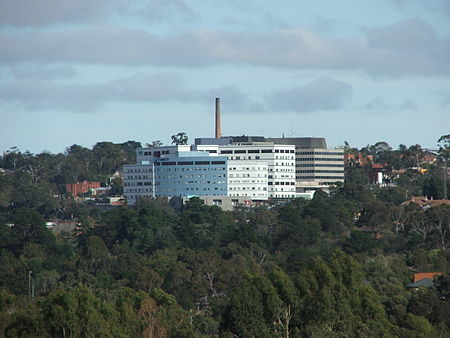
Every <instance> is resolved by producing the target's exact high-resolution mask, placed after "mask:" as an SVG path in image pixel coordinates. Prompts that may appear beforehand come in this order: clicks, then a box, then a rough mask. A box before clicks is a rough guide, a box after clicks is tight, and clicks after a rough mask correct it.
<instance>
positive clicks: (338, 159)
mask: <svg viewBox="0 0 450 338" xmlns="http://www.w3.org/2000/svg"><path fill="white" fill-rule="evenodd" d="M297 161H335V162H342V158H331V157H330V158H329V157H305V158H297Z"/></svg>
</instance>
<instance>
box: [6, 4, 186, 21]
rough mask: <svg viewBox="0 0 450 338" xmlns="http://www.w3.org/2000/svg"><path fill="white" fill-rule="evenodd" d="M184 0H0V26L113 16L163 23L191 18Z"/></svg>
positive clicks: (108, 19)
mask: <svg viewBox="0 0 450 338" xmlns="http://www.w3.org/2000/svg"><path fill="white" fill-rule="evenodd" d="M194 16H195V14H194V12H193V10H192V9H191V8H190V7H189V6H188V5H187V4H186V2H185V1H184V0H150V1H146V0H134V1H132V2H130V1H127V0H58V1H55V0H39V1H36V0H13V1H11V0H0V25H9V26H17V27H40V26H49V25H52V24H61V23H62V24H67V23H68V24H86V23H87V24H98V23H101V22H108V21H114V20H111V19H114V18H115V17H122V18H124V17H125V18H126V17H131V18H141V19H144V20H145V21H146V22H152V23H154V22H158V23H159V22H163V21H164V22H165V21H169V22H170V21H173V20H175V19H177V20H179V19H187V18H192V17H194Z"/></svg>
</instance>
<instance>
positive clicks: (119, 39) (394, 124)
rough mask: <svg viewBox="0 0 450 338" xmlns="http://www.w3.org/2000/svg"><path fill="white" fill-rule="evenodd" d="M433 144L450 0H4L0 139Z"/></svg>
mask: <svg viewBox="0 0 450 338" xmlns="http://www.w3.org/2000/svg"><path fill="white" fill-rule="evenodd" d="M216 97H220V98H221V110H222V123H221V124H222V134H223V135H233V136H236V135H261V136H268V137H281V136H283V135H284V136H285V137H311V136H312V137H325V138H326V140H327V144H328V146H329V147H330V148H333V147H339V146H342V145H343V144H344V142H348V143H349V144H350V146H352V147H358V148H360V147H363V146H365V145H367V144H374V143H376V142H379V141H385V142H387V143H389V144H390V145H391V146H392V147H393V148H397V147H398V145H400V144H405V145H407V146H409V145H413V144H420V145H422V147H427V148H436V146H437V140H438V139H439V137H440V136H442V135H444V134H450V1H449V0H378V1H373V0H340V1H336V0H316V1H311V0H308V1H306V0H280V1H273V0H271V1H266V0H258V1H256V0H214V1H211V0H209V1H208V0H145V1H144V0H96V1H92V0H77V1H73V0H38V1H36V0H14V1H11V0H0V153H1V152H3V151H6V150H8V149H10V147H14V146H16V147H18V148H19V149H20V150H21V151H25V150H29V151H31V152H32V153H40V152H42V151H49V152H52V153H59V152H64V151H65V149H66V148H67V147H69V146H70V145H73V144H79V145H82V146H85V147H89V148H90V147H92V146H93V145H94V144H96V143H97V142H101V141H110V142H114V143H122V142H126V141H127V140H134V141H139V142H142V144H145V143H151V142H152V141H155V140H160V141H162V142H163V143H164V144H170V143H171V135H174V134H177V133H178V132H185V133H186V134H187V135H188V137H189V140H190V141H192V142H193V140H194V138H196V137H214V102H215V98H216Z"/></svg>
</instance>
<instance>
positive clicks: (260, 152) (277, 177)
mask: <svg viewBox="0 0 450 338" xmlns="http://www.w3.org/2000/svg"><path fill="white" fill-rule="evenodd" d="M219 154H220V155H221V156H227V158H228V160H229V161H236V162H238V163H239V162H242V163H244V161H245V162H246V161H256V163H260V164H261V165H265V166H267V189H268V197H269V198H294V197H295V146H293V145H277V144H273V143H270V142H258V141H254V140H252V139H249V138H246V137H245V138H233V143H231V144H227V145H220V146H219ZM245 166H246V167H249V166H248V165H245Z"/></svg>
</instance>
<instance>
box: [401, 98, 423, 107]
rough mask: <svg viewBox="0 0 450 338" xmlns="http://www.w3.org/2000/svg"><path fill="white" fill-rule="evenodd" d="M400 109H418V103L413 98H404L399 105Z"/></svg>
mask: <svg viewBox="0 0 450 338" xmlns="http://www.w3.org/2000/svg"><path fill="white" fill-rule="evenodd" d="M399 109H402V110H419V105H418V104H417V102H416V100H414V99H405V100H404V101H403V102H402V103H401V104H400V106H399Z"/></svg>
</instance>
